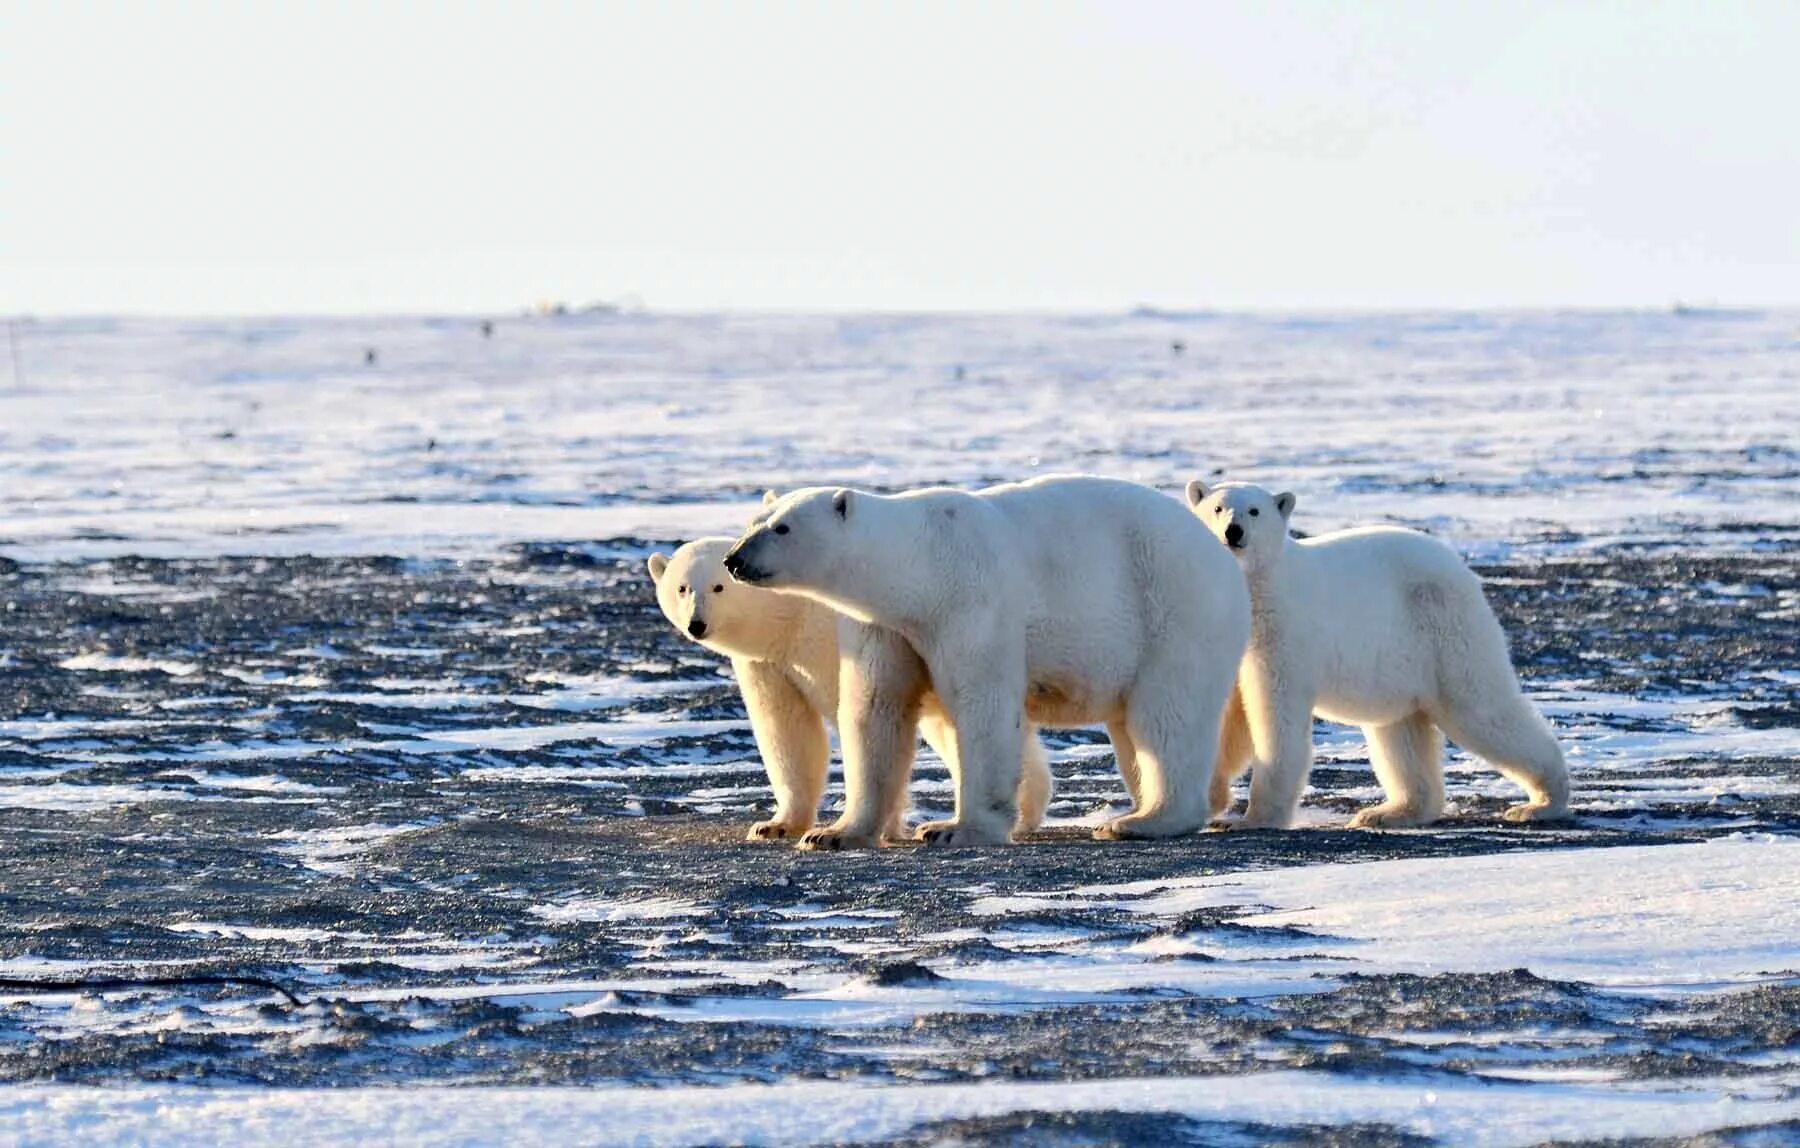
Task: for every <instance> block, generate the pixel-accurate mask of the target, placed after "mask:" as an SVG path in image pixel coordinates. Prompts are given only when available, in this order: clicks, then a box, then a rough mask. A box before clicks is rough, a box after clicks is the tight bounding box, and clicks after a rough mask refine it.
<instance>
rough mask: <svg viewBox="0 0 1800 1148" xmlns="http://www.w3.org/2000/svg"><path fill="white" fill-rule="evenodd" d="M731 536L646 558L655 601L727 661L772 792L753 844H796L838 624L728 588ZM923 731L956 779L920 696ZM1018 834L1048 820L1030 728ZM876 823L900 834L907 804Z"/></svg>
mask: <svg viewBox="0 0 1800 1148" xmlns="http://www.w3.org/2000/svg"><path fill="white" fill-rule="evenodd" d="M734 541H736V540H735V539H731V538H699V539H696V540H694V541H692V542H689V543H688V544H687V545H685V546H682V547H681V548H680V549H678V550H676V551H675V554H674V556H673V557H671V556H669V555H666V554H660V553H659V554H652V555H651V556H650V560H649V563H648V566H649V571H650V578H651V581H653V582H654V583H655V584H656V601H657V604H658V605H660V606H661V607H662V612H663V614H664V616H666V617H667V618H668V619H669V621H670V622H672V623H674V625H675V628H676V629H677V630H680V631H681V632H682V633H683V634H686V635H687V636H688V637H690V638H692V639H693V640H694V641H696V642H698V643H700V644H701V645H702V646H705V647H706V648H707V649H709V650H712V651H713V652H714V653H719V654H723V655H725V656H726V657H728V658H730V659H731V667H732V670H733V672H734V673H735V674H736V675H737V680H738V689H739V690H740V691H742V693H743V697H744V708H745V709H747V710H748V711H749V713H750V728H751V730H752V731H753V732H754V733H755V735H756V745H757V748H758V750H760V751H761V753H762V759H763V767H764V768H765V769H767V770H768V771H769V785H770V787H771V788H773V789H774V791H775V816H774V817H771V818H770V819H769V820H767V821H759V822H757V823H756V824H755V825H752V826H751V827H750V834H749V836H750V839H751V840H755V839H758V838H793V839H796V840H797V839H799V837H800V836H801V835H802V834H804V833H805V832H806V831H807V830H809V829H811V828H812V827H813V822H814V820H815V819H816V817H817V816H818V811H819V799H820V798H821V797H822V796H823V795H824V793H825V777H826V772H827V766H828V765H829V763H830V758H831V745H830V743H829V741H828V740H827V739H826V735H825V722H826V721H828V720H834V719H835V718H836V716H837V708H838V623H839V621H840V619H839V617H838V616H837V614H835V613H833V612H832V611H831V610H830V609H829V608H828V607H825V606H822V605H820V604H819V603H817V602H813V601H809V600H808V599H805V598H799V597H795V596H794V595H791V594H777V593H775V592H774V591H772V590H761V589H758V588H757V587H755V586H746V585H743V584H742V583H739V582H734V581H732V580H731V578H730V577H728V576H727V575H726V573H725V565H724V559H725V552H726V551H728V550H729V549H731V545H732V543H733V542H734ZM919 731H920V733H921V734H922V735H923V736H924V738H925V740H926V742H927V743H929V744H930V745H931V747H932V748H933V749H935V750H936V751H937V752H938V754H939V756H941V757H942V758H943V759H944V762H945V764H947V765H948V766H949V767H950V775H951V777H952V778H954V777H955V776H956V775H957V758H956V742H955V737H954V731H953V730H952V729H951V728H950V725H949V721H948V719H947V718H946V717H945V715H944V710H943V707H942V706H940V705H939V704H938V703H937V699H936V697H935V696H932V695H929V694H928V695H926V696H925V697H923V698H921V699H920V711H919ZM1021 760H1022V764H1023V772H1022V775H1021V777H1020V781H1019V793H1018V798H1019V816H1018V821H1017V824H1016V825H1015V827H1014V831H1015V832H1019V833H1029V832H1031V831H1032V830H1035V829H1036V828H1037V827H1038V826H1039V825H1041V824H1042V823H1043V820H1044V810H1045V808H1046V807H1047V806H1048V805H1049V804H1050V794H1051V789H1052V781H1051V776H1050V764H1049V760H1048V757H1047V755H1046V754H1045V752H1044V744H1043V742H1041V741H1040V740H1038V737H1037V733H1036V730H1035V729H1032V730H1028V731H1027V733H1026V736H1025V738H1024V745H1023V750H1022V758H1021ZM893 812H894V816H893V817H892V818H891V819H890V820H889V822H888V823H886V824H884V825H883V826H882V833H883V835H884V836H886V837H889V838H898V837H901V836H903V825H902V820H901V819H902V817H903V816H904V813H905V808H904V803H902V805H901V806H900V807H898V808H896V809H895V810H894V811H893Z"/></svg>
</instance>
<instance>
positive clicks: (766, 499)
mask: <svg viewBox="0 0 1800 1148" xmlns="http://www.w3.org/2000/svg"><path fill="white" fill-rule="evenodd" d="M780 501H781V495H779V494H776V493H775V492H774V491H772V490H765V491H763V505H764V506H769V505H771V504H772V503H776V502H780Z"/></svg>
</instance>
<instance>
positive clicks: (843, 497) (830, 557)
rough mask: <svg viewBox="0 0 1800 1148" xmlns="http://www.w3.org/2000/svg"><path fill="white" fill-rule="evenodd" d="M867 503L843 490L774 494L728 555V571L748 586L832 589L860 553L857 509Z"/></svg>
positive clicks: (766, 498)
mask: <svg viewBox="0 0 1800 1148" xmlns="http://www.w3.org/2000/svg"><path fill="white" fill-rule="evenodd" d="M866 499H867V496H866V495H861V494H858V493H856V492H855V491H851V490H845V489H843V488H842V487H837V488H833V487H828V486H815V487H809V488H807V489H805V490H796V491H794V492H793V493H792V494H789V495H786V496H785V497H780V498H777V497H775V493H774V492H773V491H770V492H769V493H768V494H766V495H764V496H763V509H762V513H760V514H758V515H757V516H756V517H755V518H754V519H752V520H751V522H750V528H749V529H748V530H746V531H745V532H744V536H743V537H742V538H740V539H738V540H737V544H736V545H735V546H733V547H732V548H731V551H730V553H728V554H726V555H725V569H726V570H727V571H728V572H729V573H730V574H731V576H732V577H733V578H734V579H736V580H737V581H739V582H742V583H745V584H747V585H750V586H762V587H766V588H768V589H771V590H782V589H790V588H791V589H796V590H825V589H829V588H830V587H831V586H832V584H833V579H834V575H836V574H837V573H838V571H839V569H840V567H841V565H842V564H843V562H844V561H845V559H846V557H847V556H848V555H850V554H852V553H854V552H855V550H856V537H855V531H856V529H857V527H858V525H859V521H858V519H859V515H858V513H857V510H858V507H859V505H860V504H861V503H862V502H864V501H865V500H866Z"/></svg>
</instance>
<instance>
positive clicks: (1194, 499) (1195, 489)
mask: <svg viewBox="0 0 1800 1148" xmlns="http://www.w3.org/2000/svg"><path fill="white" fill-rule="evenodd" d="M1187 495H1188V505H1189V506H1199V505H1200V504H1201V503H1202V502H1205V501H1206V484H1205V483H1204V482H1201V481H1200V480H1199V479H1197V478H1196V479H1194V480H1193V481H1191V482H1189V483H1188V487H1187Z"/></svg>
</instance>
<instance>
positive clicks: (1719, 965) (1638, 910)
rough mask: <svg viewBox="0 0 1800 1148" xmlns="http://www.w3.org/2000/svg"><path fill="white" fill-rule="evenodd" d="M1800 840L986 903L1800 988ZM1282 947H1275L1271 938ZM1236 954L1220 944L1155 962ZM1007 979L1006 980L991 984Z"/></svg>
mask: <svg viewBox="0 0 1800 1148" xmlns="http://www.w3.org/2000/svg"><path fill="white" fill-rule="evenodd" d="M1797 891H1800V838H1794V837H1777V836H1772V835H1768V834H1737V835H1733V836H1730V837H1725V838H1719V839H1715V840H1712V841H1705V842H1700V843H1697V844H1691V845H1655V846H1627V847H1620V848H1613V849H1563V850H1551V851H1547V852H1520V853H1499V854H1488V855H1483V856H1478V857H1448V858H1418V859H1412V858H1408V859H1402V860H1392V861H1371V862H1365V863H1362V864H1342V863H1332V864H1322V865H1302V866H1295V867H1293V868H1287V869H1277V870H1271V871H1268V872H1260V873H1250V874H1235V875H1233V876H1230V877H1224V878H1208V877H1194V878H1178V879H1173V880H1169V881H1160V882H1154V883H1152V884H1150V885H1148V886H1145V885H1141V884H1140V885H1127V886H1112V887H1107V886H1088V887H1085V888H1076V889H1070V890H1064V891H1058V892H1052V893H1048V894H1045V895H1042V896H1036V897H1032V896H1023V897H1020V896H1014V897H1004V898H1002V897H985V898H982V899H980V900H977V901H976V902H975V903H974V904H973V905H972V906H971V908H972V909H973V911H974V912H976V913H977V914H980V915H984V916H998V917H1003V916H1005V915H1006V914H1009V913H1016V912H1023V911H1032V910H1038V909H1046V908H1057V907H1066V906H1068V905H1070V904H1081V905H1084V906H1089V907H1092V906H1097V905H1101V906H1103V905H1107V904H1116V905H1117V906H1118V907H1120V908H1124V909H1127V910H1129V911H1130V912H1132V913H1137V914H1142V915H1145V916H1151V917H1162V918H1173V917H1178V916H1180V915H1182V914H1184V913H1191V912H1193V911H1194V910H1196V909H1204V908H1213V907H1218V906H1252V907H1254V908H1255V911H1254V912H1252V913H1250V914H1249V915H1247V916H1243V917H1239V918H1238V919H1237V920H1238V923H1240V924H1246V925H1250V926H1252V927H1255V928H1267V929H1277V928H1281V927H1293V928H1299V929H1304V930H1306V931H1307V932H1308V933H1313V934H1318V935H1317V936H1308V937H1304V938H1296V939H1292V940H1286V941H1283V940H1278V939H1277V940H1271V941H1262V940H1249V941H1240V942H1238V943H1239V944H1240V945H1243V946H1246V947H1248V948H1250V949H1251V950H1252V951H1253V952H1254V954H1255V955H1256V956H1259V957H1262V958H1264V959H1269V960H1279V959H1281V958H1282V957H1284V956H1291V955H1299V954H1320V955H1323V956H1325V957H1327V958H1332V959H1337V960H1341V961H1344V962H1346V964H1345V965H1344V966H1343V967H1345V968H1354V969H1355V970H1356V971H1359V972H1405V973H1420V974H1430V973H1437V972H1451V971H1454V972H1495V971H1500V970H1504V969H1513V968H1525V969H1529V970H1530V971H1531V972H1533V973H1535V974H1537V975H1538V976H1541V977H1545V978H1549V979H1555V980H1578V981H1584V982H1587V983H1589V984H1595V985H1601V986H1606V987H1612V988H1632V989H1639V990H1652V989H1672V988H1676V987H1680V986H1694V985H1717V984H1721V983H1726V982H1732V981H1746V982H1749V981H1756V980H1763V979H1768V978H1770V977H1772V976H1777V975H1788V976H1793V975H1800V896H1797V895H1796V892H1797ZM1271 937H1272V938H1275V937H1278V934H1273V933H1272V934H1271ZM1155 951H1156V952H1158V953H1166V952H1170V951H1191V952H1205V953H1207V954H1209V955H1242V953H1241V952H1239V953H1236V954H1227V953H1226V952H1225V950H1223V949H1221V947H1220V946H1219V945H1218V944H1217V942H1214V941H1210V940H1207V939H1204V938H1202V939H1199V940H1196V941H1194V942H1192V943H1191V944H1182V943H1177V944H1175V945H1168V944H1165V945H1163V946H1162V947H1160V948H1159V949H1156V950H1155ZM995 972H996V974H997V975H1004V966H999V967H998V968H996V970H995Z"/></svg>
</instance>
